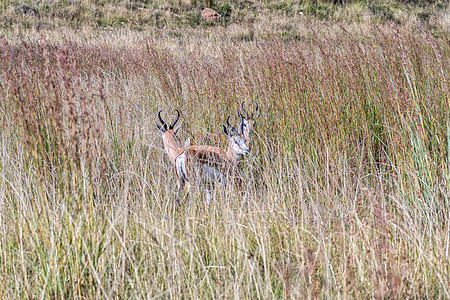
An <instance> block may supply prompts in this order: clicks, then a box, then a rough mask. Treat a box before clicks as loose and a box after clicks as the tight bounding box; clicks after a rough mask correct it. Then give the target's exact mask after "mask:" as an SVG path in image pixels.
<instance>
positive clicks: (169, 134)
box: [155, 110, 183, 165]
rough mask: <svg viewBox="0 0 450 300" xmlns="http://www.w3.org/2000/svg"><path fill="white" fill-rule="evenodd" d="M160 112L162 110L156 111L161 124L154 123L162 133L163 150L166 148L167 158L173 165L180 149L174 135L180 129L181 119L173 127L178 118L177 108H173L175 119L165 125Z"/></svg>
mask: <svg viewBox="0 0 450 300" xmlns="http://www.w3.org/2000/svg"><path fill="white" fill-rule="evenodd" d="M161 112H162V110H160V111H159V112H158V118H159V121H160V122H161V125H159V124H158V123H157V122H156V121H155V125H156V127H158V129H159V131H160V132H161V134H162V138H163V145H164V150H166V152H167V155H168V156H169V159H170V161H171V162H172V164H174V165H175V160H176V158H177V157H178V155H180V149H179V148H178V144H177V141H176V138H175V135H176V134H177V132H178V130H179V129H180V127H181V124H182V123H183V121H181V122H180V124H178V126H177V127H175V128H174V126H175V124H176V123H177V122H178V120H179V119H180V112H179V111H178V110H175V112H176V113H177V117H176V118H175V121H173V122H172V124H170V125H169V126H167V124H166V122H164V120H163V119H162V118H161Z"/></svg>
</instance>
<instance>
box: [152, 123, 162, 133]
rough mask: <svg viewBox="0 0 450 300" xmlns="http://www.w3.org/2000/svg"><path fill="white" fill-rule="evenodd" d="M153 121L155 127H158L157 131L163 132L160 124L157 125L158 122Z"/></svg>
mask: <svg viewBox="0 0 450 300" xmlns="http://www.w3.org/2000/svg"><path fill="white" fill-rule="evenodd" d="M154 122H155V125H156V127H158V129H159V131H161V133H164V130H162V128H161V125H159V124H158V123H156V121H154Z"/></svg>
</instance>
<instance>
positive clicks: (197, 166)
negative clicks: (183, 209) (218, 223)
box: [155, 113, 249, 207]
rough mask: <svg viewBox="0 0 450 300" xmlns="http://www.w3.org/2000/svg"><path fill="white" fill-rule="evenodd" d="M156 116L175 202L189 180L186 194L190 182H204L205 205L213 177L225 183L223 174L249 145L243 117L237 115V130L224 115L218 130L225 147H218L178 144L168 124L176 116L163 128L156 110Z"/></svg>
mask: <svg viewBox="0 0 450 300" xmlns="http://www.w3.org/2000/svg"><path fill="white" fill-rule="evenodd" d="M158 117H159V120H160V122H161V125H159V124H158V123H156V122H155V124H157V127H158V129H159V130H160V131H161V133H162V134H163V143H164V148H165V149H166V152H167V153H168V155H169V158H170V159H171V161H172V162H175V166H176V174H177V183H178V191H177V202H179V199H180V196H181V193H182V191H183V188H184V186H185V184H186V182H187V183H188V184H189V186H188V191H187V193H186V198H188V197H189V192H190V189H191V185H192V184H196V185H199V184H205V185H206V199H207V205H208V207H209V205H210V203H211V187H212V185H213V184H214V183H215V182H217V181H221V182H222V184H223V185H225V186H226V185H227V177H228V176H230V175H231V172H232V171H233V170H234V168H235V167H236V164H237V162H238V161H239V159H240V158H241V156H242V155H246V154H248V153H249V148H248V146H247V143H246V140H245V137H244V135H243V133H242V132H243V131H242V130H243V126H244V120H243V119H242V118H241V124H240V132H239V131H238V130H236V129H235V128H234V127H232V126H231V125H230V122H229V119H230V117H228V118H227V125H228V126H225V124H222V130H223V132H224V133H225V135H226V136H227V137H228V149H227V150H226V151H225V150H224V149H222V148H220V147H213V146H206V145H202V146H187V147H183V148H178V145H177V143H176V141H175V133H176V131H175V130H173V131H171V127H172V128H173V126H174V124H175V123H176V121H177V120H178V118H177V119H176V120H175V121H174V123H172V125H171V126H169V129H167V125H166V124H165V122H164V121H163V120H162V118H161V116H160V113H158ZM228 128H230V129H231V131H230V130H229V129H228ZM177 129H178V128H177Z"/></svg>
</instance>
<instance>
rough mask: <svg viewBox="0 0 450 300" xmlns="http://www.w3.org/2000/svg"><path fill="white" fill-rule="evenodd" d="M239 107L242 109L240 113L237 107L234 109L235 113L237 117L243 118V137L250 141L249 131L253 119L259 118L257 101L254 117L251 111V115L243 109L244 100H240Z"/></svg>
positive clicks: (253, 121)
mask: <svg viewBox="0 0 450 300" xmlns="http://www.w3.org/2000/svg"><path fill="white" fill-rule="evenodd" d="M241 109H242V114H241V112H240V111H239V108H238V109H236V111H237V114H238V116H239V118H241V119H242V120H243V122H244V126H243V130H242V131H243V134H244V137H245V139H246V140H247V141H250V132H251V131H252V129H253V124H254V123H255V120H256V119H258V118H259V110H258V109H259V107H258V103H256V109H255V112H256V117H254V118H253V113H252V114H251V115H249V114H248V113H247V112H246V111H245V109H244V102H242V104H241Z"/></svg>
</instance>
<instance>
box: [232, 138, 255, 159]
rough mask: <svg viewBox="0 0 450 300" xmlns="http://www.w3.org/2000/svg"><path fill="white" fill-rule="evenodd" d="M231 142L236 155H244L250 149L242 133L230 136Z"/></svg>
mask: <svg viewBox="0 0 450 300" xmlns="http://www.w3.org/2000/svg"><path fill="white" fill-rule="evenodd" d="M230 140H231V142H232V145H233V151H234V152H235V153H236V154H238V155H245V154H247V153H248V152H249V151H250V150H249V148H248V146H247V143H246V140H245V138H244V137H243V136H242V135H239V136H233V137H231V139H230Z"/></svg>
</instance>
